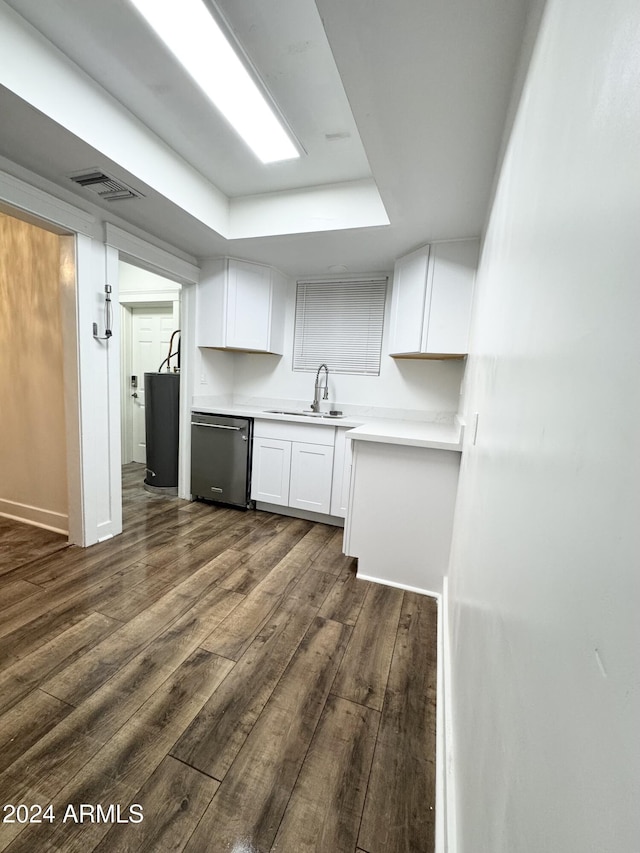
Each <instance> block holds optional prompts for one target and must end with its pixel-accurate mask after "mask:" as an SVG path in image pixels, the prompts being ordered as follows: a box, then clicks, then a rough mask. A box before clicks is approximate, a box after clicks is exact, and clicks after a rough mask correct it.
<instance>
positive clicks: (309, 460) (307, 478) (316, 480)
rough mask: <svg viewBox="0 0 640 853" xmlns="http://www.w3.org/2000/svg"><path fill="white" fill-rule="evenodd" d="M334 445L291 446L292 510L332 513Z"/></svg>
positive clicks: (290, 490)
mask: <svg viewBox="0 0 640 853" xmlns="http://www.w3.org/2000/svg"><path fill="white" fill-rule="evenodd" d="M332 473H333V445H331V446H330V447H329V446H327V445H323V444H308V443H307V442H301V441H294V442H293V443H292V445H291V479H290V482H289V506H294V507H297V508H298V509H306V510H310V511H311V512H322V513H325V514H326V515H328V514H329V512H330V510H331V476H332Z"/></svg>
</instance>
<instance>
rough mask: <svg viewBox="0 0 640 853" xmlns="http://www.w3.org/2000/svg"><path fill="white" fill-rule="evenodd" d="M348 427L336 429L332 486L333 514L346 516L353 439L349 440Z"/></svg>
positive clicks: (340, 516) (341, 516)
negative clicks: (347, 435)
mask: <svg viewBox="0 0 640 853" xmlns="http://www.w3.org/2000/svg"><path fill="white" fill-rule="evenodd" d="M346 433H347V430H346V429H337V430H336V446H335V452H334V455H333V483H332V486H331V515H336V516H338V518H346V515H347V507H348V505H349V488H350V485H351V456H352V450H351V441H350V440H347V437H346Z"/></svg>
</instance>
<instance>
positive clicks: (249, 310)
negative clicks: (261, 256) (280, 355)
mask: <svg viewBox="0 0 640 853" xmlns="http://www.w3.org/2000/svg"><path fill="white" fill-rule="evenodd" d="M228 276H229V279H228V288H227V306H226V317H227V329H226V332H227V335H226V345H227V346H228V347H230V348H232V349H249V350H260V351H264V352H266V351H268V350H269V345H270V329H271V271H270V269H269V268H268V267H263V266H260V265H259V264H250V263H246V262H244V261H235V260H230V261H229V269H228Z"/></svg>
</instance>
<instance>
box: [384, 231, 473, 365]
mask: <svg viewBox="0 0 640 853" xmlns="http://www.w3.org/2000/svg"><path fill="white" fill-rule="evenodd" d="M478 252H479V243H478V241H477V240H455V241H453V242H450V243H434V244H433V245H431V246H424V247H423V248H421V249H418V250H417V251H415V252H412V253H411V254H410V255H405V257H403V258H399V259H398V260H397V261H396V265H395V269H394V275H393V292H392V299H391V322H390V337H389V354H390V355H392V356H395V357H397V358H403V357H404V358H442V357H445V358H447V357H448V358H452V357H455V356H461V355H464V354H466V353H467V351H468V340H469V325H470V321H471V300H472V296H473V282H474V278H475V272H476V267H477V264H478Z"/></svg>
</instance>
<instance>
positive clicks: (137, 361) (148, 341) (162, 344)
mask: <svg viewBox="0 0 640 853" xmlns="http://www.w3.org/2000/svg"><path fill="white" fill-rule="evenodd" d="M131 314H132V317H131V319H132V335H131V375H132V376H135V377H137V387H136V388H133V387H130V396H129V400H130V405H131V424H132V432H133V459H132V461H133V462H145V463H146V461H147V457H146V445H145V426H144V374H145V373H155V372H156V371H157V370H158V368H159V367H160V364H161V363H162V362H163V361H164V359H165V358H166V357H167V355H168V353H169V341H170V339H171V333H172V332H173V331H174V322H175V321H174V318H173V307H172V305H171V304H170V303H167V305H166V306H159V307H150V308H133V309H132V311H131ZM174 344H175V342H174ZM174 363H175V361H174ZM165 367H166V365H165Z"/></svg>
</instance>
